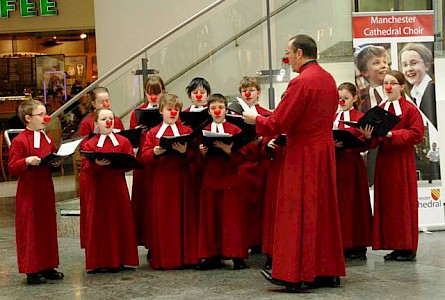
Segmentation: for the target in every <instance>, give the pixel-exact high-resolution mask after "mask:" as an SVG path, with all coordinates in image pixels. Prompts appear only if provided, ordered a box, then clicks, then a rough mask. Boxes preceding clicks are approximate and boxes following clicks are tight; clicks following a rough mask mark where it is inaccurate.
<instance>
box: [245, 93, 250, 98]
mask: <svg viewBox="0 0 445 300" xmlns="http://www.w3.org/2000/svg"><path fill="white" fill-rule="evenodd" d="M244 95H245V96H246V97H247V98H249V97H250V96H251V95H252V94H251V93H249V92H245V93H244Z"/></svg>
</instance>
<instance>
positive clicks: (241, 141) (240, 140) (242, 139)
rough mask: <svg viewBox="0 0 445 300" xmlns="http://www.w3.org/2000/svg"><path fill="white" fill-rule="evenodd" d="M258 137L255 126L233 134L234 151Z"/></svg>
mask: <svg viewBox="0 0 445 300" xmlns="http://www.w3.org/2000/svg"><path fill="white" fill-rule="evenodd" d="M256 138H257V135H256V130H255V127H253V128H249V129H246V130H244V131H242V132H240V133H237V134H235V135H234V136H233V146H232V151H238V150H239V149H241V148H242V147H244V146H246V145H247V144H248V143H250V142H253V141H254V140H255V139H256Z"/></svg>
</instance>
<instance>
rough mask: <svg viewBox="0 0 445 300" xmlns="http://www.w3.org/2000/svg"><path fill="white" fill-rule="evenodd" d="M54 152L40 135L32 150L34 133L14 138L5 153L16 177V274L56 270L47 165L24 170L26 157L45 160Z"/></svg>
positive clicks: (52, 203) (53, 215)
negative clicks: (38, 144)
mask: <svg viewBox="0 0 445 300" xmlns="http://www.w3.org/2000/svg"><path fill="white" fill-rule="evenodd" d="M54 151H55V145H54V143H53V142H52V141H51V143H48V141H47V140H46V138H45V137H44V135H43V133H40V148H34V131H32V130H29V129H25V131H23V132H21V133H20V134H19V135H17V136H16V137H15V138H14V140H13V141H12V144H11V149H10V151H9V153H10V154H9V163H8V168H9V172H10V173H11V175H13V176H18V177H19V179H18V183H17V194H16V201H15V229H16V245H17V261H18V266H19V272H20V273H36V272H39V271H42V270H46V269H53V268H57V267H58V265H59V253H58V245H57V224H56V208H55V195H54V186H53V180H52V178H51V165H50V164H47V165H43V166H37V167H27V166H26V162H25V160H26V158H27V157H29V156H38V157H40V158H43V157H45V156H46V155H48V154H50V153H51V152H54Z"/></svg>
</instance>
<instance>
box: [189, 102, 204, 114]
mask: <svg viewBox="0 0 445 300" xmlns="http://www.w3.org/2000/svg"><path fill="white" fill-rule="evenodd" d="M206 108H207V107H205V106H197V105H194V104H193V105H192V106H190V111H192V112H200V111H203V110H204V109H206Z"/></svg>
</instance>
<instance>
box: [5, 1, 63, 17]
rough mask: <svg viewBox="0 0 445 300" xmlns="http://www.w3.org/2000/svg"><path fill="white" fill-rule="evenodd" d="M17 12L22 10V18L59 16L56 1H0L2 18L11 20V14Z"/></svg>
mask: <svg viewBox="0 0 445 300" xmlns="http://www.w3.org/2000/svg"><path fill="white" fill-rule="evenodd" d="M39 5H40V6H39ZM38 8H40V9H38ZM16 10H20V15H21V16H22V17H37V16H39V15H40V16H46V17H48V16H57V3H56V1H55V0H0V17H1V18H9V13H10V12H12V11H16Z"/></svg>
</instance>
